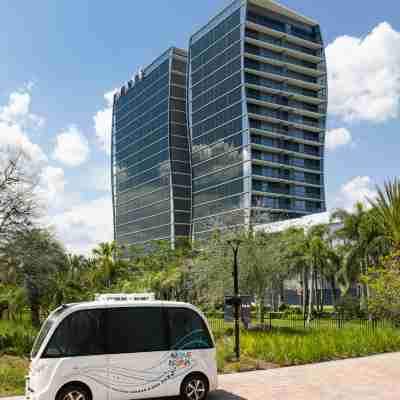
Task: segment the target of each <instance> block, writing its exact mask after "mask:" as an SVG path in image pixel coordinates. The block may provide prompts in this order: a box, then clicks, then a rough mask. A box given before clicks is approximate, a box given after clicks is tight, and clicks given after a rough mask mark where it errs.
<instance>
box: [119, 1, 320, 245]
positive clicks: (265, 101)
mask: <svg viewBox="0 0 400 400" xmlns="http://www.w3.org/2000/svg"><path fill="white" fill-rule="evenodd" d="M140 75H141V76H138V77H136V78H135V80H134V82H132V81H131V82H129V83H128V85H127V86H126V87H123V88H122V89H121V92H120V93H119V94H118V95H116V96H115V99H114V109H113V140H112V170H113V181H112V183H113V204H114V226H115V238H116V240H117V241H118V242H121V243H128V244H134V243H144V242H147V241H150V240H155V239H167V240H170V241H171V243H172V244H175V243H176V241H177V240H179V238H189V237H192V238H194V239H195V240H196V239H200V238H208V237H210V233H211V232H212V231H213V230H214V228H215V227H217V226H218V227H220V228H223V229H228V228H229V227H232V226H243V225H244V226H250V224H264V223H268V222H271V221H277V220H282V219H290V218H298V217H302V216H305V215H308V214H311V213H316V212H322V211H325V189H324V174H323V171H324V144H325V126H326V112H327V78H326V62H325V54H324V47H323V42H322V36H321V31H320V28H319V25H318V23H317V22H315V21H313V20H311V19H309V18H306V17H304V16H301V15H300V14H297V13H295V12H294V11H291V10H289V9H288V8H286V7H282V6H280V5H279V4H277V3H275V2H269V1H264V0H235V1H234V2H233V3H232V4H231V5H230V6H229V7H227V8H226V9H225V10H223V11H222V12H221V13H220V14H218V15H217V16H216V17H215V18H213V19H212V20H211V21H210V22H209V23H208V24H207V25H205V26H204V27H203V28H202V29H200V30H199V31H198V32H196V33H195V34H194V35H193V36H192V37H191V38H190V42H189V53H188V54H187V53H186V52H185V51H183V50H179V49H176V48H171V49H169V50H168V51H167V52H166V53H164V54H163V55H162V56H161V57H159V58H158V59H157V60H156V61H155V62H154V63H153V64H151V65H150V66H149V67H147V68H146V69H145V70H144V71H143V73H142V74H140Z"/></svg>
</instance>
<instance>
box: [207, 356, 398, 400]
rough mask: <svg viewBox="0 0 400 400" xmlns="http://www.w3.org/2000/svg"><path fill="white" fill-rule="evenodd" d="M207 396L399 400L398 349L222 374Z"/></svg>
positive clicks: (268, 399) (257, 399) (241, 399)
mask: <svg viewBox="0 0 400 400" xmlns="http://www.w3.org/2000/svg"><path fill="white" fill-rule="evenodd" d="M219 388H220V390H219V391H218V392H216V393H213V394H211V395H210V400H283V399H285V400H398V399H400V353H392V354H383V355H378V356H372V357H366V358H358V359H351V360H342V361H332V362H326V363H322V364H313V365H305V366H300V367H290V368H281V369H273V370H268V371H255V372H246V373H241V374H232V375H222V376H220V377H219Z"/></svg>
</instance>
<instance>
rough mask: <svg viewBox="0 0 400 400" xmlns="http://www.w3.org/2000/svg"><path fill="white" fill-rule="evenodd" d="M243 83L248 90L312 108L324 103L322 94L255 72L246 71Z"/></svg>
mask: <svg viewBox="0 0 400 400" xmlns="http://www.w3.org/2000/svg"><path fill="white" fill-rule="evenodd" d="M245 82H246V86H247V87H248V88H251V89H254V90H258V91H264V92H268V93H273V94H277V95H280V96H285V97H287V98H289V99H290V100H293V101H298V102H302V103H306V104H311V105H312V106H319V105H321V104H322V103H324V102H325V101H326V99H325V96H324V95H323V94H322V92H315V91H312V90H307V89H302V88H298V87H294V86H288V85H287V84H286V83H285V82H277V81H276V80H273V79H270V78H269V77H265V76H262V75H261V73H259V72H258V71H255V70H250V69H248V70H246V76H245Z"/></svg>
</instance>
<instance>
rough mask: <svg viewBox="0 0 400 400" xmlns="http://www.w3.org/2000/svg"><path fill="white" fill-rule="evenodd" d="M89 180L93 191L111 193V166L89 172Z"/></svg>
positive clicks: (96, 168)
mask: <svg viewBox="0 0 400 400" xmlns="http://www.w3.org/2000/svg"><path fill="white" fill-rule="evenodd" d="M89 179H90V181H91V182H92V184H93V189H94V190H97V191H98V192H108V193H110V192H111V172H110V166H103V167H94V168H92V169H91V170H90V172H89Z"/></svg>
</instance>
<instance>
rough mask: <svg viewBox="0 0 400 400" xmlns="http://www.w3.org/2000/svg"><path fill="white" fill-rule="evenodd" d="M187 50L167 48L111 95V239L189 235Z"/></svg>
mask: <svg viewBox="0 0 400 400" xmlns="http://www.w3.org/2000/svg"><path fill="white" fill-rule="evenodd" d="M186 68H187V52H186V51H184V50H180V49H177V48H171V49H169V50H167V51H166V52H165V53H164V54H163V55H161V56H160V57H159V58H157V59H156V60H155V61H154V62H153V63H152V64H151V65H149V66H148V67H147V68H145V69H144V70H143V71H139V73H138V74H137V75H136V76H135V77H134V79H133V80H131V81H129V82H128V84H127V85H126V86H124V87H123V88H122V89H121V91H120V92H119V93H117V94H116V95H115V97H114V106H113V130H112V176H113V179H112V193H113V209H114V231H115V232H114V234H115V239H116V241H117V242H118V243H121V244H129V245H130V244H139V243H145V242H148V241H151V240H157V239H165V240H169V241H170V242H171V243H172V244H175V243H176V242H177V241H179V240H180V239H188V238H189V234H190V212H191V191H190V186H191V175H190V159H189V147H188V135H187V121H186Z"/></svg>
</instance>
